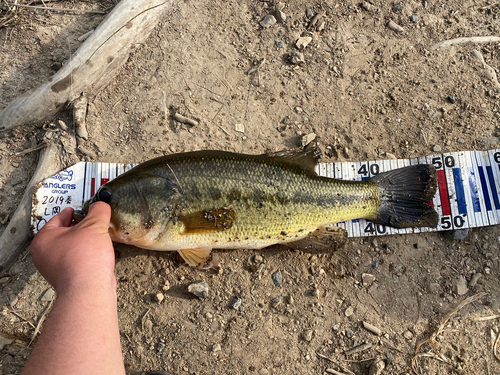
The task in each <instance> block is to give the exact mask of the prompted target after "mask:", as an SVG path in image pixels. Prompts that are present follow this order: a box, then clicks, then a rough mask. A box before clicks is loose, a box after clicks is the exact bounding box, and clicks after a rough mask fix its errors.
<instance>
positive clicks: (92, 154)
mask: <svg viewBox="0 0 500 375" xmlns="http://www.w3.org/2000/svg"><path fill="white" fill-rule="evenodd" d="M78 151H80V152H81V153H82V154H83V155H85V156H88V157H89V158H91V159H94V158H95V157H97V154H96V153H95V152H94V151H92V150H89V149H88V148H85V147H83V146H81V145H80V146H78Z"/></svg>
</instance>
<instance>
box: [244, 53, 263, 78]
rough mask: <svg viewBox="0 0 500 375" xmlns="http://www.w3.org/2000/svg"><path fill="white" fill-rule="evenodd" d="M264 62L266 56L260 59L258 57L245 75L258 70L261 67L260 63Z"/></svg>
mask: <svg viewBox="0 0 500 375" xmlns="http://www.w3.org/2000/svg"><path fill="white" fill-rule="evenodd" d="M265 62H266V58H265V57H263V58H262V59H260V60H259V61H258V62H257V64H256V65H255V66H253V67H251V68H250V69H249V70H248V72H247V75H250V74H252V73H255V72H256V71H258V70H259V69H260V68H261V67H262V65H264V63H265Z"/></svg>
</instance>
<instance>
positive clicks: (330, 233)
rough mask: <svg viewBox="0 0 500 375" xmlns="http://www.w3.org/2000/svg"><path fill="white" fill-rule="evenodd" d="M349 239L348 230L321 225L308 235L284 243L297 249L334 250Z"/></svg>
mask: <svg viewBox="0 0 500 375" xmlns="http://www.w3.org/2000/svg"><path fill="white" fill-rule="evenodd" d="M346 241H347V231H346V230H345V229H342V228H338V227H330V226H321V227H318V229H316V230H314V231H312V232H311V233H309V234H308V235H307V237H305V238H303V239H301V240H298V241H293V242H288V243H285V244H284V245H286V246H289V247H291V248H294V249H297V250H304V251H308V250H319V251H333V250H337V249H339V248H341V247H342V246H344V244H345V243H346Z"/></svg>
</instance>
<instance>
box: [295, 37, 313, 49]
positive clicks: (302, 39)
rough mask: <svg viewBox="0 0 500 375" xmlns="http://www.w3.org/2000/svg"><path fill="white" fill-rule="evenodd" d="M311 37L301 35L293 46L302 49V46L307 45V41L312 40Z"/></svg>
mask: <svg viewBox="0 0 500 375" xmlns="http://www.w3.org/2000/svg"><path fill="white" fill-rule="evenodd" d="M312 40H313V39H312V38H311V37H310V36H301V37H300V38H299V39H297V41H296V42H295V46H296V47H297V48H298V49H300V50H303V49H304V48H306V47H307V45H308V44H309V43H311V42H312Z"/></svg>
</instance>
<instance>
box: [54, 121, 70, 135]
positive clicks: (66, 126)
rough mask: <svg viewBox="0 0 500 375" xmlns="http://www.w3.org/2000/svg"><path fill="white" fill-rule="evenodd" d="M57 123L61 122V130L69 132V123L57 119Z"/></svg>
mask: <svg viewBox="0 0 500 375" xmlns="http://www.w3.org/2000/svg"><path fill="white" fill-rule="evenodd" d="M57 123H58V124H59V127H60V128H61V130H63V131H65V132H67V131H68V125H66V123H65V122H64V121H63V120H57Z"/></svg>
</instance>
